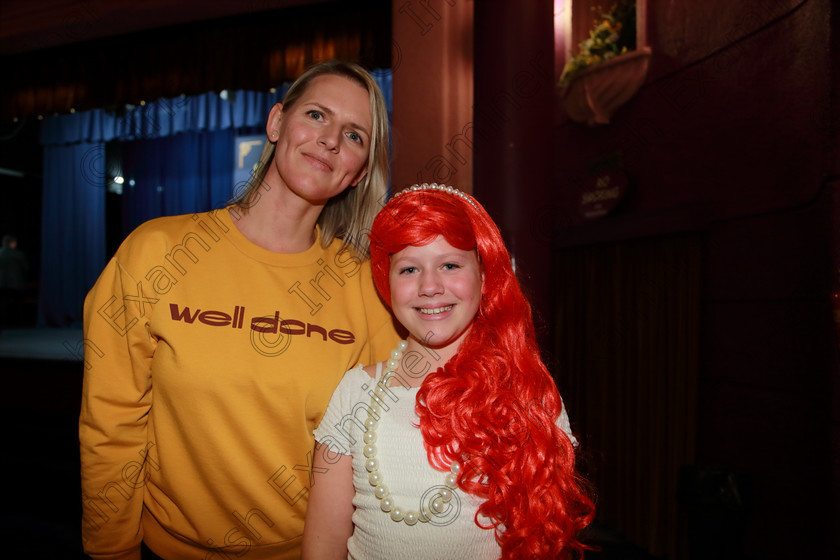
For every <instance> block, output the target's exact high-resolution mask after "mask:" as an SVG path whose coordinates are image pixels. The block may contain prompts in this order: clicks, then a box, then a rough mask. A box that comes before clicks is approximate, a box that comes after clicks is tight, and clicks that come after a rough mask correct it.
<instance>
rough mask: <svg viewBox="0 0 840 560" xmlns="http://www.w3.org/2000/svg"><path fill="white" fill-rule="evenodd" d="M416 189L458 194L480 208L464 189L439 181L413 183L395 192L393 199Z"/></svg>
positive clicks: (476, 207)
mask: <svg viewBox="0 0 840 560" xmlns="http://www.w3.org/2000/svg"><path fill="white" fill-rule="evenodd" d="M414 191H439V192H445V193H448V194H451V195H453V196H457V197H459V198H462V199H464V200H465V201H467V202H468V203H469V204H470V206H472V207H473V208H475V209H476V210H478V206H477V205H476V203H475V201H474V200H473V199H472V197H471V196H470V195H468V194H467V193H465V192H464V191H459V190H458V189H456V188H455V187H450V186H448V185H438V184H437V183H422V184H420V185H413V186H411V187H407V188H405V189H403V190H401V191H400V192H398V193H397V194H395V195H394V196H392V197H391V200H393V199H395V198H397V197H398V196H400V195H401V194H405V193H410V192H414Z"/></svg>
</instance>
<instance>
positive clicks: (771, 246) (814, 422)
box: [552, 0, 840, 560]
mask: <svg viewBox="0 0 840 560" xmlns="http://www.w3.org/2000/svg"><path fill="white" fill-rule="evenodd" d="M831 9H832V3H831V2H830V1H829V0H810V1H793V0H788V1H782V0H777V1H758V0H755V1H751V2H729V1H724V0H713V1H708V2H692V1H689V0H674V1H672V2H667V3H659V2H649V3H648V10H649V12H648V21H647V25H648V44H649V45H650V46H651V48H652V49H653V55H652V58H651V63H650V69H649V73H648V77H647V80H646V82H645V84H644V85H643V87H642V88H641V89H640V91H639V92H638V94H637V96H636V97H634V98H633V99H631V101H630V102H628V103H627V104H626V105H625V106H624V107H622V108H620V109H619V110H618V112H617V113H616V114H615V115H614V117H613V119H612V121H611V123H610V124H608V125H600V126H587V125H584V124H579V123H574V122H571V121H569V120H568V119H567V118H565V117H564V116H563V115H562V113H558V114H559V118H558V122H557V123H556V127H555V154H556V158H555V169H554V190H555V192H556V195H555V198H554V201H553V204H554V206H553V211H552V219H553V220H555V222H556V223H557V225H558V231H557V232H556V237H559V238H562V239H563V240H564V241H563V243H564V244H566V245H575V244H587V243H598V242H604V241H614V240H621V239H628V238H634V237H642V236H648V235H655V236H661V235H666V236H667V235H671V234H677V233H679V232H682V231H699V232H701V233H702V235H703V238H704V240H705V249H704V267H703V269H704V272H703V301H702V309H703V319H702V324H701V325H700V338H701V364H700V374H699V380H698V381H699V383H698V403H697V410H698V418H697V425H698V433H697V463H698V464H700V465H719V466H724V467H727V468H731V469H733V470H735V471H738V472H741V473H744V474H745V475H746V477H747V479H748V480H749V481H750V486H751V493H750V498H749V500H750V501H749V504H750V509H749V511H748V514H747V522H746V526H745V528H744V539H743V545H744V552H745V553H746V555H747V557H749V558H761V559H765V560H767V559H775V558H778V559H789V558H827V557H829V556H826V554H827V553H828V552H827V551H828V550H829V547H832V546H834V547H836V546H837V541H836V540H835V541H834V542H833V543H832V542H830V541H831V539H836V537H833V536H830V533H834V534H836V533H837V528H838V527H840V518H838V515H837V513H838V512H837V508H838V504H840V499H838V495H840V492H838V488H839V487H840V461H838V457H840V443H839V442H840V411H839V410H838V404H840V382H838V375H839V374H840V370H839V369H838V350H837V343H838V333H837V331H836V330H835V328H836V327H835V324H834V322H833V319H832V316H831V306H830V294H831V293H832V292H833V291H836V290H837V289H838V274H840V272H839V271H840V258H838V242H837V239H838V236H840V227H838V221H840V211H838V201H840V196H839V195H838V193H839V192H840V180H839V179H838V157H837V156H838V141H837V115H838V109H837V107H838V106H837V97H836V93H833V92H836V90H837V85H838V83H837V76H836V74H837V67H836V62H834V61H836V60H840V50H838V41H837V38H836V36H835V37H833V38H832V37H831V30H832V25H831V22H832V21H833V23H834V26H833V27H834V29H837V24H838V16H837V14H836V13H834V14H832V13H831ZM835 10H836V7H835ZM832 18H833V19H832ZM599 161H600V162H603V161H619V162H621V163H620V167H622V168H623V170H624V172H626V174H627V176H628V180H629V187H628V191H627V193H626V196H625V198H624V199H623V200H622V201H621V203H620V204H619V206H618V207H617V208H616V209H615V210H614V211H613V213H612V214H610V215H608V216H606V217H603V218H600V219H597V220H588V221H587V220H584V219H583V217H582V216H581V215H580V211H579V203H578V201H579V198H580V194H581V188H582V185H584V184H586V182H587V178H588V177H589V176H590V167H591V166H592V165H594V164H597V162H599ZM832 550H833V549H832Z"/></svg>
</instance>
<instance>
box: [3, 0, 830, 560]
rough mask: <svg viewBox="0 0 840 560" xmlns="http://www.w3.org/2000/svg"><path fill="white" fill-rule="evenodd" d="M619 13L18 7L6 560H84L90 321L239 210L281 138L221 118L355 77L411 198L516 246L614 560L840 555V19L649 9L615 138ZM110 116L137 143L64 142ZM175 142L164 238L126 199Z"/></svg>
mask: <svg viewBox="0 0 840 560" xmlns="http://www.w3.org/2000/svg"><path fill="white" fill-rule="evenodd" d="M594 4H597V3H596V2H592V1H587V0H558V1H555V2H551V1H547V0H534V1H527V2H505V1H503V0H483V1H481V2H471V1H467V0H431V1H420V0H377V1H375V2H318V1H312V0H310V1H306V0H298V1H280V0H278V1H272V0H264V1H261V2H215V3H199V2H196V1H194V0H176V1H172V2H164V1H162V0H151V1H147V2H142V3H136V2H126V1H123V0H117V1H107V2H106V1H105V0H89V1H86V2H71V1H62V0H40V1H37V2H25V1H23V0H6V1H4V2H3V3H2V4H0V71H1V72H2V75H3V87H2V88H0V99H2V105H0V113H2V114H0V185H2V187H1V188H2V194H3V204H2V205H0V220H2V221H1V222H0V223H1V224H2V230H3V231H2V232H0V235H2V234H5V233H14V234H16V235H17V237H18V239H19V247H20V248H21V249H22V250H23V251H24V252H25V253H26V255H27V257H28V260H29V263H30V270H29V273H28V283H27V285H26V287H25V289H24V291H23V292H22V293H21V294H20V296H19V301H18V303H19V304H20V306H19V308H20V309H21V315H20V316H19V317H17V319H16V322H15V323H14V324H7V325H4V327H3V330H2V332H0V370H2V374H3V376H4V387H5V389H4V391H3V397H2V420H3V423H4V426H6V430H5V433H6V438H5V440H4V442H3V467H4V474H5V477H4V480H5V482H6V485H5V486H6V490H5V498H4V505H5V507H4V508H3V510H2V513H0V516H2V518H1V519H0V526H1V527H2V531H3V537H4V542H5V543H6V546H5V549H6V551H7V552H8V553H10V554H11V555H12V556H13V557H16V558H80V557H82V555H81V552H80V536H79V524H80V508H81V504H80V500H79V496H78V484H79V481H78V477H79V473H78V444H77V440H76V419H77V415H78V406H79V394H80V387H81V377H82V372H83V369H84V364H83V362H82V360H81V354H80V350H81V348H82V346H83V340H82V335H81V331H80V323H79V319H80V314H79V313H80V309H81V299H82V298H83V297H84V293H85V292H86V290H87V289H88V288H89V287H90V284H91V283H92V282H93V280H94V279H95V277H96V274H97V273H98V271H99V269H101V268H102V266H104V264H105V260H106V259H107V258H108V257H109V256H110V254H111V253H112V252H113V250H114V248H115V247H116V245H117V244H118V243H119V242H120V241H121V239H122V236H123V235H124V233H125V231H127V229H130V227H133V224H134V223H135V222H136V221H137V220H141V219H145V218H146V217H151V215H153V214H156V213H172V212H174V211H176V210H179V211H183V212H193V211H198V210H202V209H205V208H204V207H202V206H208V205H214V204H218V203H219V197H220V196H222V194H223V193H224V184H225V181H226V180H227V179H226V177H227V175H225V173H227V171H226V168H221V170H220V168H218V167H214V164H213V162H214V161H215V160H216V159H219V158H218V157H214V154H215V153H216V152H214V151H213V150H218V149H220V148H219V146H229V145H232V144H231V142H232V135H234V134H249V133H257V134H259V133H260V130H259V129H260V126H261V124H259V122H258V121H259V119H256V121H255V120H254V118H253V116H252V118H250V119H248V118H245V117H241V119H242V120H236V119H240V117H239V116H237V117H229V118H231V119H233V121H231V122H227V121H224V122H222V121H223V120H224V119H221V120H220V118H219V115H220V114H221V112H215V113H214V111H219V107H226V106H227V105H224V103H222V101H219V99H222V98H219V96H218V95H217V94H218V93H219V92H222V91H223V90H227V92H228V93H227V97H226V98H224V101H225V103H229V104H230V105H235V104H238V105H237V106H240V107H244V108H245V110H246V112H247V111H248V110H252V111H257V110H258V109H259V106H260V103H270V102H271V100H272V99H274V97H272V96H277V95H280V94H281V93H282V86H283V84H284V83H287V82H288V81H289V80H291V79H293V78H294V77H295V76H296V75H297V73H299V72H300V70H301V69H302V68H303V67H304V66H305V65H307V64H308V63H310V62H311V61H314V60H316V59H318V58H322V57H330V56H336V57H343V58H349V59H352V60H357V61H360V62H362V63H363V64H364V65H366V66H367V67H368V68H371V69H382V70H383V71H385V72H384V73H382V74H381V76H380V77H382V78H383V79H385V80H387V81H388V82H387V83H389V84H391V86H392V87H391V88H390V90H391V95H392V121H393V129H394V133H393V137H394V140H393V146H392V155H393V170H392V182H393V185H394V188H397V189H398V188H402V187H404V186H407V185H408V184H411V183H413V182H417V181H438V182H445V183H449V184H454V185H458V186H461V187H462V188H464V189H465V190H468V191H472V192H473V193H474V194H475V195H476V196H477V197H478V198H479V199H480V200H481V201H482V202H483V203H484V204H485V205H486V206H487V207H488V209H489V210H490V211H491V213H492V214H493V216H494V217H495V219H496V220H497V222H498V223H499V224H500V227H501V228H502V230H503V233H504V235H505V237H506V239H507V241H508V243H509V245H510V247H511V249H512V252H513V254H514V257H515V259H516V264H517V267H518V270H519V272H520V274H521V275H522V278H523V281H524V283H525V286H526V288H527V289H528V291H529V292H530V294H531V295H532V299H533V301H534V302H535V310H536V312H537V322H538V326H539V336H540V341H541V344H542V346H543V349H544V352H545V354H546V357H547V358H548V360H549V361H550V363H551V365H552V369H553V373H554V375H555V377H556V379H557V381H558V384H559V386H560V389H561V392H562V394H563V395H564V398H565V400H566V404H567V406H568V408H569V411H570V416H571V418H572V421H573V427H574V429H575V431H576V432H577V433H578V434H579V438H580V439H581V442H582V444H583V447H584V450H585V455H584V461H583V468H584V470H585V471H586V473H587V475H588V476H589V477H590V478H591V479H592V481H593V482H594V484H595V486H596V487H597V491H598V495H599V498H598V503H599V512H598V518H597V523H596V526H595V527H594V528H593V530H592V531H591V533H590V538H591V539H592V540H593V542H595V543H597V544H599V545H600V546H601V547H602V551H601V552H600V553H594V554H592V555H591V557H592V558H621V559H635V558H638V559H650V558H657V559H665V558H667V559H671V560H677V559H691V560H705V559H718V558H720V559H739V560H740V559H750V560H773V559H790V558H815V559H822V558H837V557H840V547H839V546H838V539H840V536H838V535H840V530H838V528H840V512H839V511H838V509H840V367H838V361H840V360H838V343H839V342H840V244H838V240H839V239H840V210H839V209H840V176H838V168H840V143H838V99H837V92H838V91H840V88H838V86H840V84H838V67H837V65H838V61H840V43H838V34H837V32H836V31H834V30H836V29H837V28H838V25H840V16H839V15H838V9H837V6H836V3H834V2H831V1H830V0H751V1H745V2H728V1H724V0H711V1H707V2H690V1H689V0H674V1H671V2H667V3H665V2H661V3H660V2H642V1H641V0H640V1H639V2H638V3H637V6H636V12H635V13H636V14H637V16H636V17H637V19H638V23H639V25H638V26H637V30H638V31H639V35H640V38H639V43H638V47H639V49H637V50H638V52H637V53H636V54H639V53H642V52H643V50H642V47H647V48H649V49H650V55H649V57H648V58H645V57H641V58H644V60H646V61H647V63H648V65H647V68H646V72H643V73H642V78H643V79H642V80H641V81H640V82H639V84H638V86H639V87H638V90H637V91H635V94H634V95H632V96H630V97H629V99H627V100H625V101H624V102H623V104H621V105H620V106H619V107H618V108H617V109H616V110H615V112H614V113H613V114H612V115H611V116H610V117H609V118H608V119H606V120H608V121H609V122H608V123H601V124H591V125H590V124H587V123H585V122H579V120H578V119H577V118H572V117H574V111H572V110H571V109H570V105H569V99H568V98H566V97H564V95H563V93H562V90H560V89H558V88H557V87H555V84H556V81H557V78H558V76H559V70H560V69H561V68H562V66H563V63H564V62H565V60H566V58H567V50H566V48H565V47H566V46H571V45H574V43H576V42H577V41H578V40H580V39H581V38H582V37H584V36H585V35H586V31H587V30H588V29H589V27H590V26H591V24H592V21H591V19H589V18H588V16H587V15H586V14H588V13H589V11H588V8H589V6H590V5H594ZM569 10H571V12H569ZM569 13H571V14H572V16H571V18H570V19H564V18H566V17H567V16H568V14H569ZM581 14H583V15H581ZM563 21H566V22H567V23H568V22H569V21H571V24H570V25H566V27H563V26H562V25H560V26H559V27H557V25H558V23H557V22H563ZM558 45H559V46H558ZM555 55H556V56H555ZM634 56H635V55H634ZM606 66H607V65H605V68H606ZM610 73H613V74H616V75H617V73H618V72H617V71H604V72H600V74H602V75H607V74H610ZM581 83H583V77H581V78H580V81H579V82H578V84H581ZM271 88H275V89H274V91H273V92H272V89H271ZM571 90H572V88H571V87H570V88H569V91H571ZM231 92H232V93H231ZM247 92H253V93H247ZM181 96H184V97H181ZM178 99H182V100H187V101H184V103H183V104H177V103H176V102H175V101H173V100H178ZM161 100H168V101H166V102H167V103H168V105H161ZM141 102H142V103H141ZM189 103H195V104H199V105H200V106H201V107H203V109H202V110H201V111H203V112H201V118H198V117H196V118H195V119H192V120H190V121H189V122H186V121H185V120H184V119H182V118H181V117H183V115H184V114H186V113H187V112H189V114H190V115H196V114H198V109H196V107H197V105H195V106H194V105H189ZM132 107H133V108H132ZM94 111H100V112H101V113H97V114H101V115H104V116H105V117H104V118H106V120H107V119H108V118H111V119H116V120H115V121H114V122H117V123H118V124H117V125H114V123H113V122H111V121H108V122H110V123H111V125H109V126H111V128H107V126H105V124H103V122H104V121H103V122H97V123H95V124H91V125H89V126H87V128H85V129H84V130H83V131H81V132H79V131H78V130H77V131H76V132H74V134H76V136H72V135H69V136H67V135H66V134H68V133H67V130H66V127H65V125H64V124H61V125H60V126H59V125H57V124H56V123H67V122H70V120H74V119H75V121H74V122H89V121H86V120H84V119H87V118H88V116H90V115H93V114H94V113H92V112H94ZM88 112H91V113H88ZM163 113H165V114H166V117H165V118H166V119H169V120H166V123H169V124H165V123H164V124H165V126H164V124H161V123H163V122H164V121H160V122H159V121H158V120H154V119H152V118H151V117H150V115H156V116H155V117H154V118H155V119H160V118H163V117H162V116H163ZM127 115H128V116H127ZM131 115H135V116H136V115H146V116H145V117H142V116H141V117H140V119H141V124H139V125H138V124H136V123H134V125H132V126H135V125H136V126H137V127H138V128H130V127H129V130H128V131H126V129H125V128H123V129H119V130H117V129H118V128H119V126H123V125H124V124H125V123H126V122H128V121H129V120H130V118H133V117H131ZM42 117H43V120H41V119H42ZM170 117H171V118H170ZM97 118H98V117H97ZM225 118H228V117H225ZM62 119H64V120H62ZM67 119H69V120H67ZM120 119H122V120H120ZM179 119H181V120H179ZM234 121H235V122H234ZM90 122H93V121H90ZM132 122H133V121H132ZM150 122H152V123H154V124H155V126H154V127H150V125H149V123H150ZM255 122H256V124H255ZM119 123H123V124H122V125H120V124H119ZM220 123H221V124H220ZM225 123H226V124H225ZM106 124H107V123H106ZM115 126H116V127H117V128H114V127H115ZM56 127H58V128H56ZM144 127H145V128H144ZM161 127H163V128H165V129H166V130H170V129H169V128H167V127H173V128H172V129H171V132H178V133H179V134H173V135H172V136H170V137H169V139H167V138H163V137H162V136H163V133H162V132H161V130H162V128H161ZM56 130H59V131H60V134H59V133H58V132H56ZM103 131H105V132H103ZM56 134H59V136H55V135H56ZM61 135H65V136H61ZM97 135H98V136H97ZM225 135H227V136H225ZM94 137H95V138H94ZM57 138H58V139H59V140H60V141H61V142H62V143H61V144H60V145H59V143H58V140H57ZM171 138H178V139H180V140H181V141H184V142H182V143H180V144H178V146H179V147H178V148H177V149H179V150H180V149H182V147H183V146H185V145H186V146H189V149H190V150H193V151H192V152H189V153H190V154H199V155H200V157H201V158H204V161H205V162H206V165H205V166H204V168H203V170H202V171H195V172H193V174H192V175H191V176H190V177H187V178H186V179H184V180H183V181H182V182H177V181H176V182H173V183H171V185H169V186H170V187H171V186H173V185H177V187H176V188H170V189H168V190H167V192H165V193H163V194H161V195H160V197H158V198H156V199H154V198H153V203H148V204H146V205H145V206H143V208H142V211H139V210H138V209H137V207H136V204H133V203H131V204H130V203H129V202H126V201H128V200H135V199H130V198H129V197H127V196H126V194H125V193H126V192H128V191H124V194H123V195H119V194H117V191H118V189H113V188H110V189H109V188H108V185H109V181H110V170H111V169H112V167H113V166H114V165H117V164H118V163H120V162H122V163H123V164H125V165H127V164H128V162H130V161H132V159H131V158H132V157H135V158H139V157H140V156H138V155H137V154H148V153H152V152H154V153H157V154H158V155H159V156H160V157H161V158H163V159H161V160H160V161H165V157H164V156H166V155H167V154H171V150H174V149H175V148H172V147H171V145H170V144H168V143H167V142H171V141H172V140H171ZM210 138H212V139H213V140H212V142H211V141H210V140H208V139H210ZM220 138H222V140H219V139H220ZM225 138H226V139H225ZM217 141H219V142H222V144H218V145H217V144H216V143H215V142H217ZM91 142H93V143H95V144H89V143H91ZM225 142H227V144H225ZM91 145H95V146H96V150H97V151H93V152H91V151H89V150H84V149H82V148H84V147H88V148H89V147H90V146H91ZM74 150H75V151H74ZM56 154H62V156H61V157H65V156H66V157H69V158H70V160H68V161H69V162H70V163H69V165H70V167H68V169H71V171H72V172H71V173H68V174H67V175H66V176H64V175H62V176H60V177H58V178H57V177H55V174H56V173H57V172H58V171H57V169H59V167H57V165H58V163H56V162H59V159H58V156H56ZM74 154H75V155H74ZM144 157H145V156H144ZM73 158H75V159H73ZM193 159H194V158H193ZM141 160H142V158H141ZM138 161H140V160H138ZM142 161H147V160H142ZM62 165H68V164H67V161H65V162H64V163H63V164H62ZM161 165H162V166H163V165H164V164H163V163H161ZM231 165H232V164H231ZM61 169H65V168H64V167H62V168H61ZM85 170H87V175H86V176H83V177H82V178H83V179H86V180H87V183H85V181H82V182H79V181H78V176H79V175H80V174H82V175H85ZM90 170H95V173H93V177H94V179H95V180H94V181H92V182H91V181H90V179H91V173H90ZM62 173H63V172H62ZM219 176H221V177H222V178H221V179H219ZM219 181H221V183H219ZM193 182H194V183H196V184H198V185H200V186H201V187H200V188H202V189H205V190H204V191H202V192H204V194H202V195H201V196H200V197H194V198H189V199H186V198H185V195H184V193H186V192H187V191H188V190H189V192H193V190H196V189H197V187H192V186H191V187H190V188H189V189H187V187H186V185H187V184H191V185H192V183H193ZM94 183H95V184H94ZM208 185H209V186H208ZM220 185H222V186H221V187H220ZM50 189H53V190H50ZM169 191H172V192H173V193H174V194H171V193H170V192H169ZM55 197H59V199H58V200H56V199H55ZM65 197H66V198H65ZM65 201H66V202H65ZM144 204H145V203H144ZM93 223H99V224H101V226H100V228H99V229H98V230H95V231H94V229H93V226H92V224H93Z"/></svg>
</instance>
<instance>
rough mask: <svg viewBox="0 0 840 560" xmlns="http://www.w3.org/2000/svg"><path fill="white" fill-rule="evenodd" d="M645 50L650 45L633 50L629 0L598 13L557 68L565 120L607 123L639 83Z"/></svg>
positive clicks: (644, 68) (633, 24) (632, 16)
mask: <svg viewBox="0 0 840 560" xmlns="http://www.w3.org/2000/svg"><path fill="white" fill-rule="evenodd" d="M650 53H651V50H650V47H647V46H643V47H641V48H636V2H635V0H619V2H617V3H616V4H614V5H613V6H612V8H610V10H609V11H608V12H606V13H604V14H601V17H600V18H599V19H598V20H597V21H596V22H595V25H594V27H593V29H592V30H591V31H590V32H589V37H588V38H587V39H586V40H584V41H582V42H581V43H580V44H579V45H578V52H577V54H575V55H574V56H573V57H572V58H571V59H570V60H569V61H568V62H567V63H566V65H565V67H564V68H563V73H562V75H561V76H560V83H559V84H558V85H559V86H560V88H561V100H562V103H563V107H564V109H565V110H566V114H568V116H569V118H570V119H572V120H574V121H577V122H585V123H587V124H590V125H594V124H607V123H609V121H610V118H611V117H612V115H613V113H614V112H615V110H616V109H618V108H619V107H620V106H621V105H623V104H624V103H626V102H627V101H628V100H629V99H630V98H631V97H633V95H635V93H636V91H638V89H639V87H641V85H642V83H643V82H644V79H645V76H646V75H647V67H648V59H649V58H650Z"/></svg>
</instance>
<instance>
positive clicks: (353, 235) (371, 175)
mask: <svg viewBox="0 0 840 560" xmlns="http://www.w3.org/2000/svg"><path fill="white" fill-rule="evenodd" d="M324 75H337V76H344V77H346V78H349V79H350V80H353V81H354V82H356V83H357V84H359V85H360V86H362V87H363V88H365V90H366V91H367V92H368V96H369V98H370V114H371V120H372V121H373V130H372V131H371V139H370V151H369V152H368V161H367V173H366V174H365V176H364V177H363V178H362V180H361V181H359V184H358V185H356V186H355V187H353V186H350V187H347V188H346V189H344V191H343V192H342V193H341V194H338V195H336V196H334V197H332V198H331V199H330V200H329V201H327V204H326V205H325V206H324V209H323V211H322V212H321V215H320V216H319V217H318V222H317V223H318V226H319V227H320V228H321V244H322V245H323V246H324V247H327V246H328V245H330V243H332V242H333V240H334V239H336V238H338V239H341V240H342V249H343V248H345V247H347V246H350V247H353V248H354V249H355V251H356V252H357V254H358V256H360V257H363V258H367V257H368V253H369V247H370V241H369V239H368V236H367V233H368V232H369V231H370V226H371V224H372V223H373V218H374V217H375V216H376V213H377V212H378V211H379V209H380V208H381V207H382V205H384V204H385V198H386V196H387V193H388V128H389V126H388V109H387V107H386V105H385V98H384V97H383V95H382V91H381V90H380V89H379V86H378V85H377V84H376V82H375V81H374V79H373V77H371V75H370V74H369V73H368V72H367V70H365V69H364V68H362V67H361V66H359V65H358V64H352V63H348V62H341V61H335V60H331V61H326V62H320V63H318V64H315V65H313V66H311V67H309V68H308V69H307V70H306V71H305V72H304V73H303V74H301V76H300V77H299V78H298V79H297V80H295V81H294V83H293V84H292V85H291V87H289V90H288V91H287V92H286V95H285V96H284V97H283V112H284V113H285V112H287V111H288V110H290V109H291V108H292V107H293V106H294V104H295V102H296V101H297V100H298V99H300V97H301V96H302V95H303V94H304V93H305V92H306V89H307V88H308V87H309V84H310V83H311V82H312V80H313V79H315V78H317V77H318V76H324ZM274 148H275V144H274V143H273V142H271V141H269V140H268V139H266V141H265V144H263V150H262V154H261V155H260V161H259V163H258V164H257V167H256V169H255V170H254V173H253V175H251V178H250V180H249V181H248V183H247V184H246V185H245V187H244V188H243V189H242V191H241V192H240V193H238V194H237V195H236V196H235V197H234V199H233V201H232V203H233V204H235V205H236V206H238V207H239V208H241V209H242V210H243V211H245V212H247V210H248V208H250V207H251V206H253V205H254V204H256V202H257V201H258V200H259V198H260V194H259V193H258V192H257V191H258V190H259V189H260V187H261V186H262V183H263V180H264V179H265V174H266V171H267V169H268V166H269V165H271V162H272V160H273V158H274Z"/></svg>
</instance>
